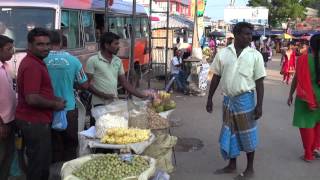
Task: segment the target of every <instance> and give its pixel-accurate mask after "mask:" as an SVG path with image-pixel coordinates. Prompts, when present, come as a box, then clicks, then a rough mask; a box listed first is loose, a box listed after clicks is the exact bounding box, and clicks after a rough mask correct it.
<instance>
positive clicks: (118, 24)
mask: <svg viewBox="0 0 320 180" xmlns="http://www.w3.org/2000/svg"><path fill="white" fill-rule="evenodd" d="M124 26H125V24H124V17H111V18H109V31H110V32H113V33H115V34H117V35H118V36H120V38H121V39H125V38H126V34H125V29H124Z"/></svg>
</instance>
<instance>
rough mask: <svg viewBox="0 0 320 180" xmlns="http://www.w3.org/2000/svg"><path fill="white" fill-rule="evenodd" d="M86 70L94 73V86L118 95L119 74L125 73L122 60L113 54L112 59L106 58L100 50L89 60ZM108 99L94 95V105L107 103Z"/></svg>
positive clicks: (107, 92)
mask: <svg viewBox="0 0 320 180" xmlns="http://www.w3.org/2000/svg"><path fill="white" fill-rule="evenodd" d="M86 72H87V73H88V74H93V86H94V87H95V88H96V89H97V90H99V91H101V92H104V93H106V94H113V95H115V96H117V95H118V92H117V86H118V76H119V75H123V74H124V69H123V65H122V60H121V59H120V58H119V57H117V56H115V55H113V57H112V61H111V62H110V61H108V60H106V59H105V58H104V57H103V56H102V55H101V52H99V53H98V54H97V55H94V56H92V57H90V58H89V59H88V61H87V67H86ZM107 103H108V101H106V100H104V99H102V98H100V97H98V96H95V95H93V96H92V105H96V104H107Z"/></svg>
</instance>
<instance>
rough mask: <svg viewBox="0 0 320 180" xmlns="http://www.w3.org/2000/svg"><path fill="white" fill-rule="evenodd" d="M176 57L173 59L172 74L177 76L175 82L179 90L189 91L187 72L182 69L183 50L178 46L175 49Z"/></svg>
mask: <svg viewBox="0 0 320 180" xmlns="http://www.w3.org/2000/svg"><path fill="white" fill-rule="evenodd" d="M173 52H174V55H175V56H174V57H173V58H172V60H171V70H170V71H171V76H173V77H174V78H175V83H176V85H177V86H178V90H179V91H181V92H183V93H185V94H186V93H187V85H186V78H185V73H184V72H183V71H182V65H183V63H182V58H181V56H182V52H181V50H179V49H178V48H176V47H175V48H174V49H173Z"/></svg>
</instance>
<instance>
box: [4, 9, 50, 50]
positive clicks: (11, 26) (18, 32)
mask: <svg viewBox="0 0 320 180" xmlns="http://www.w3.org/2000/svg"><path fill="white" fill-rule="evenodd" d="M54 15H55V10H54V9H48V8H19V7H12V8H11V7H6V8H0V34H2V35H5V36H8V37H10V38H12V39H13V40H14V44H15V47H16V48H17V49H25V48H27V34H28V32H29V31H30V30H32V29H33V28H35V27H43V28H48V29H53V28H54Z"/></svg>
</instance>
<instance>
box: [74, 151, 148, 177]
mask: <svg viewBox="0 0 320 180" xmlns="http://www.w3.org/2000/svg"><path fill="white" fill-rule="evenodd" d="M148 168H149V162H148V161H147V160H146V159H144V158H143V157H141V156H133V158H132V160H131V161H124V160H122V159H121V157H120V156H119V155H117V154H106V155H102V156H99V157H96V158H94V159H91V160H89V161H87V162H85V163H84V164H83V165H82V166H81V167H80V168H79V169H77V170H75V171H74V172H73V173H72V174H73V175H75V176H77V177H78V178H80V179H82V180H121V179H124V178H126V177H132V176H139V175H140V174H141V173H142V172H144V171H145V170H146V169H148Z"/></svg>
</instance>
